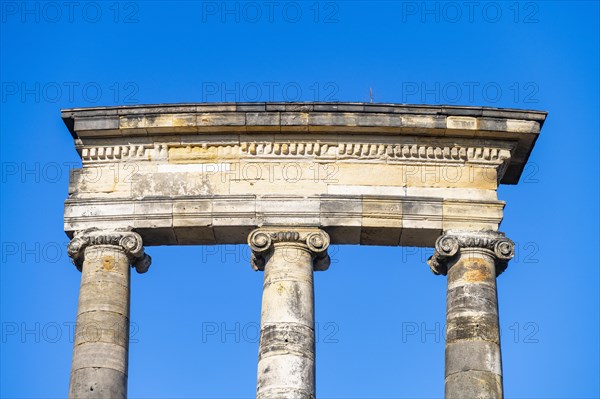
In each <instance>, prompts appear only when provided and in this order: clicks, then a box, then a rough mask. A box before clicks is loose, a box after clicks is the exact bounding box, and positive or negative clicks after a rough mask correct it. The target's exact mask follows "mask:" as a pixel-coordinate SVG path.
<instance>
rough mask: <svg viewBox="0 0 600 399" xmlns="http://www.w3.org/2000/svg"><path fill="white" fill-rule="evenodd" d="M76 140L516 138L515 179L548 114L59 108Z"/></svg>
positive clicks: (372, 107) (246, 106)
mask: <svg viewBox="0 0 600 399" xmlns="http://www.w3.org/2000/svg"><path fill="white" fill-rule="evenodd" d="M61 112H62V118H63V121H64V123H65V125H66V126H67V128H68V129H69V131H70V132H71V135H72V136H73V138H75V139H80V140H82V142H83V144H84V145H85V142H86V140H87V139H90V138H91V139H94V138H108V137H115V138H118V137H121V138H127V137H132V136H135V137H139V136H153V135H162V136H164V135H167V136H168V135H181V134H186V135H187V134H211V133H219V134H228V133H230V134H234V135H236V134H237V135H240V137H241V135H243V134H246V133H249V134H256V133H261V132H268V133H279V132H280V133H282V134H285V133H320V134H325V135H326V134H328V133H331V134H339V133H348V134H373V135H382V134H383V135H410V136H427V137H460V138H467V139H468V138H474V139H480V138H482V139H488V140H500V141H508V142H513V143H516V148H515V151H514V152H513V154H512V156H511V160H510V165H509V167H508V170H507V173H506V174H505V176H504V178H503V179H502V183H505V184H516V183H517V182H518V179H519V176H520V175H521V172H522V170H523V167H524V165H525V163H526V162H527V159H528V158H529V154H530V153H531V150H532V149H533V146H534V144H535V141H536V140H537V136H538V134H539V132H540V129H541V127H542V126H543V124H544V121H545V119H546V116H547V112H544V111H535V110H519V109H508V108H490V107H470V106H447V105H411V104H380V103H349V102H256V103H192V104H156V105H131V106H110V107H91V108H71V109H64V110H62V111H61Z"/></svg>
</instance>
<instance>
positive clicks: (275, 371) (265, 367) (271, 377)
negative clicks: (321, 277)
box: [248, 228, 329, 399]
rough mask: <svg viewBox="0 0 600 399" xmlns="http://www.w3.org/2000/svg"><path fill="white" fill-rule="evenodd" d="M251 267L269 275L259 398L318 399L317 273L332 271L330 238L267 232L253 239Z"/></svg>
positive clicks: (319, 233)
mask: <svg viewBox="0 0 600 399" xmlns="http://www.w3.org/2000/svg"><path fill="white" fill-rule="evenodd" d="M248 244H249V245H250V248H251V250H252V267H253V268H254V269H256V270H264V272H265V278H264V288H263V300H262V311H261V319H260V325H261V333H260V345H259V358H258V378H257V388H256V397H257V398H265V399H266V398H272V399H290V398H314V397H315V331H314V288H313V270H325V269H326V268H327V267H328V266H329V255H327V248H328V246H329V236H328V235H327V234H326V233H325V232H323V231H320V230H317V229H302V228H299V229H285V228H279V229H277V228H275V229H273V228H264V229H258V230H255V231H253V232H252V233H251V234H250V235H249V236H248Z"/></svg>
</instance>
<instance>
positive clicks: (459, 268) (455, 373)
mask: <svg viewBox="0 0 600 399" xmlns="http://www.w3.org/2000/svg"><path fill="white" fill-rule="evenodd" d="M489 252H490V251H487V250H478V249H463V250H462V251H461V254H460V256H459V257H458V259H457V260H456V261H455V262H454V263H453V264H450V265H449V268H448V292H447V305H446V306H447V313H446V368H445V370H446V371H445V375H446V381H445V382H446V384H445V391H446V398H461V399H462V398H490V399H491V398H502V365H501V357H500V330H499V325H498V301H497V297H496V270H495V264H494V258H493V256H492V255H491V254H490V253H489Z"/></svg>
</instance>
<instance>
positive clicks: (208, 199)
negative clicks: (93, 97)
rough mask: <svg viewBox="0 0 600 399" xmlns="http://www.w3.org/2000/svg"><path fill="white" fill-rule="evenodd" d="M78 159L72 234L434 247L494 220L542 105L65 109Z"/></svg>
mask: <svg viewBox="0 0 600 399" xmlns="http://www.w3.org/2000/svg"><path fill="white" fill-rule="evenodd" d="M62 116H63V120H64V121H65V124H66V125H67V127H68V128H69V130H70V131H71V134H72V135H73V137H74V138H75V144H76V148H77V150H78V152H79V154H80V156H81V159H82V163H83V168H81V169H77V170H75V171H74V173H73V174H72V178H71V185H70V191H69V199H68V200H67V201H66V206H65V230H66V231H67V233H68V234H69V235H72V234H73V233H74V232H75V231H79V230H84V229H87V228H90V227H99V228H104V227H111V228H115V227H120V228H127V227H132V228H134V230H135V231H136V232H138V233H139V234H141V235H142V236H143V238H144V242H145V243H146V245H174V244H222V243H240V244H241V243H244V242H245V241H246V238H247V234H248V233H249V232H250V231H252V230H253V229H255V228H257V227H264V226H274V225H290V224H291V225H297V226H307V227H319V228H323V229H325V230H326V231H327V232H328V233H329V235H330V236H331V240H332V243H349V244H370V245H417V246H432V245H433V244H434V242H435V239H436V238H437V237H438V236H439V235H440V233H441V232H442V231H445V230H448V229H467V230H497V229H498V226H499V224H500V222H501V220H502V209H503V206H504V203H503V202H502V201H499V200H498V198H497V195H496V189H497V187H498V184H516V183H517V182H518V180H519V177H520V175H521V173H522V171H523V168H524V166H525V163H526V162H527V159H528V157H529V154H530V152H531V149H532V148H533V145H534V143H535V140H536V138H537V136H538V134H539V132H540V128H541V126H542V125H543V123H544V120H545V117H546V113H545V112H540V111H523V110H513V109H498V108H485V107H458V106H426V105H404V104H402V105H396V104H372V103H367V104H363V103H202V104H164V105H140V106H125V107H97V108H83V109H69V110H63V111H62Z"/></svg>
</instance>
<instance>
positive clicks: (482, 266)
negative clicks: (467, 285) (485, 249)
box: [463, 259, 492, 282]
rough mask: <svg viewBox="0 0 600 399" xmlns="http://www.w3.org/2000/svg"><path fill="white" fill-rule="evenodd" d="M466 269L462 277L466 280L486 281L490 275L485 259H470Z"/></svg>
mask: <svg viewBox="0 0 600 399" xmlns="http://www.w3.org/2000/svg"><path fill="white" fill-rule="evenodd" d="M466 269H467V271H465V273H464V277H463V278H464V280H465V281H468V282H479V281H487V280H489V279H490V277H491V276H492V275H491V273H490V270H489V268H488V267H487V265H486V263H485V261H483V260H481V259H474V260H471V262H470V263H469V264H468V265H467V266H466Z"/></svg>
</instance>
